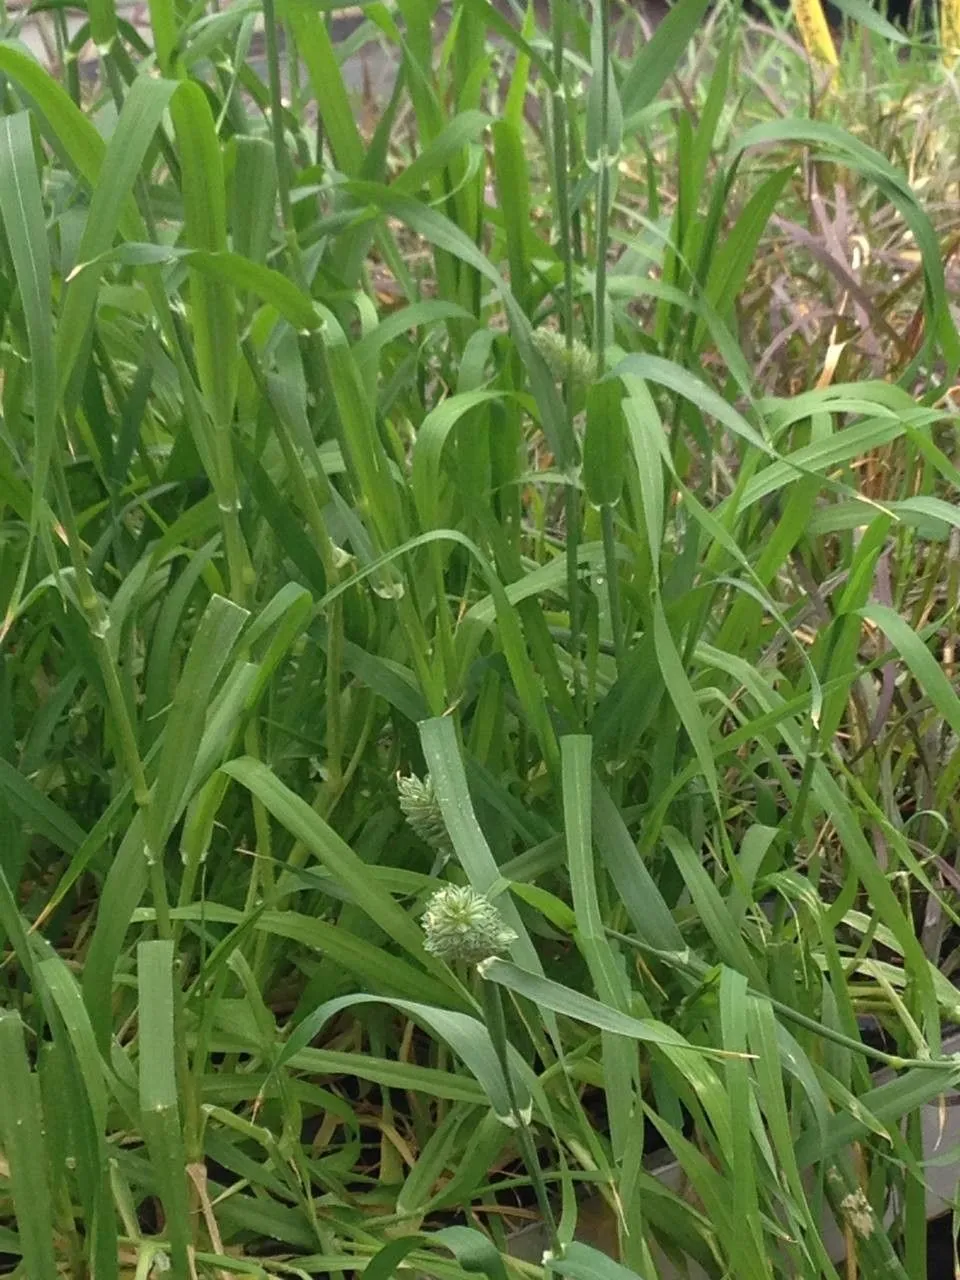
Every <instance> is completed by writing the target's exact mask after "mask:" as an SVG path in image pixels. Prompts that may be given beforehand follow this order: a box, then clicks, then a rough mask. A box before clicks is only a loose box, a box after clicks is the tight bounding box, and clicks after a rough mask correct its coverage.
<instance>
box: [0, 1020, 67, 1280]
mask: <svg viewBox="0 0 960 1280" xmlns="http://www.w3.org/2000/svg"><path fill="white" fill-rule="evenodd" d="M0 1071H2V1073H3V1088H2V1089H0V1133H2V1135H3V1149H4V1154H5V1155H6V1158H7V1162H8V1163H9V1166H10V1183H11V1190H12V1191H13V1203H14V1208H15V1209H16V1211H17V1232H18V1237H19V1242H20V1251H21V1253H22V1255H23V1262H24V1268H25V1271H26V1273H27V1274H28V1275H29V1276H30V1278H31V1280H56V1277H57V1275H58V1274H59V1273H58V1271H57V1262H56V1257H55V1254H54V1248H53V1242H54V1218H53V1205H52V1203H51V1196H50V1184H49V1181H48V1178H47V1169H46V1143H45V1142H44V1137H43V1121H42V1118H41V1114H40V1091H39V1086H38V1083H37V1077H36V1076H35V1075H34V1073H33V1072H32V1071H31V1070H30V1066H29V1063H28V1062H27V1052H26V1046H25V1045H24V1041H23V1024H22V1022H21V1021H20V1015H19V1014H17V1013H12V1012H7V1013H0Z"/></svg>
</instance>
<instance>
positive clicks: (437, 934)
mask: <svg viewBox="0 0 960 1280" xmlns="http://www.w3.org/2000/svg"><path fill="white" fill-rule="evenodd" d="M421 924H422V926H423V931H424V933H425V934H426V942H425V944H424V945H425V946H426V949H427V950H428V951H429V952H431V954H432V955H435V956H438V957H439V958H440V959H441V960H447V961H451V960H464V961H466V962H467V964H478V963H479V962H480V961H481V960H486V959H488V958H489V957H490V956H496V955H502V954H503V952H504V951H507V950H508V949H509V947H510V945H511V943H513V942H516V940H517V935H516V934H515V933H514V931H513V930H512V929H511V928H509V927H508V926H507V925H506V924H504V921H503V917H502V916H501V915H500V912H499V911H498V910H497V908H496V907H495V906H494V905H493V903H492V902H491V901H490V899H489V898H485V897H484V896H483V894H482V893H477V891H476V889H472V888H471V887H470V885H456V884H448V885H444V887H443V888H442V889H438V890H437V892H436V893H435V894H434V895H433V897H432V898H431V899H430V901H429V902H428V903H427V909H426V911H425V912H424V913H423V919H422V921H421Z"/></svg>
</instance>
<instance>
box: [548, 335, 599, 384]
mask: <svg viewBox="0 0 960 1280" xmlns="http://www.w3.org/2000/svg"><path fill="white" fill-rule="evenodd" d="M533 345H534V346H535V347H536V348H537V350H538V351H539V352H540V354H541V356H543V360H544V363H545V364H546V366H547V368H548V369H549V370H550V372H551V373H552V374H553V376H554V378H555V379H556V380H557V382H565V381H566V380H567V377H568V375H569V377H570V380H571V381H572V382H573V384H574V386H575V387H585V386H586V385H587V384H588V383H589V382H590V381H591V380H592V378H593V376H594V374H595V373H596V368H597V360H596V357H595V356H594V355H593V353H592V352H591V350H590V348H589V347H588V346H587V344H586V343H585V342H581V341H580V339H579V338H574V340H573V346H572V347H571V348H570V349H569V350H568V349H567V340H566V338H565V337H564V335H563V334H562V333H560V332H559V331H558V330H556V329H534V331H533Z"/></svg>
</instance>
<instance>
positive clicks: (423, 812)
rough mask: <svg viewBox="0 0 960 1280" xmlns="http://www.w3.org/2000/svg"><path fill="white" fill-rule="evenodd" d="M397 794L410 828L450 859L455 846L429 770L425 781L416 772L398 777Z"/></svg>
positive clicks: (431, 846) (432, 847)
mask: <svg viewBox="0 0 960 1280" xmlns="http://www.w3.org/2000/svg"><path fill="white" fill-rule="evenodd" d="M397 793H398V796H399V799H400V810H401V812H402V813H403V816H404V817H405V818H406V820H407V822H408V824H409V825H410V827H411V828H412V829H413V830H414V831H415V832H416V833H417V835H418V836H419V837H420V839H421V840H423V841H424V843H425V844H428V845H429V846H430V848H431V849H435V850H436V851H437V853H439V854H442V855H443V857H444V858H448V857H449V856H450V854H451V853H453V845H452V844H451V842H450V835H449V833H448V831H447V824H446V823H445V822H444V820H443V814H442V812H441V811H440V802H439V801H438V800H437V793H436V792H435V791H434V789H433V779H432V778H431V777H430V775H429V773H428V774H427V776H426V777H425V778H423V779H422V780H421V779H420V778H418V777H417V775H416V774H415V773H411V775H410V777H409V778H403V777H398V778H397Z"/></svg>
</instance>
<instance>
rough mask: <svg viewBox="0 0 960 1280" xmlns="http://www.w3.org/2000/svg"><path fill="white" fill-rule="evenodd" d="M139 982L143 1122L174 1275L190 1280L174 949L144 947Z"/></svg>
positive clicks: (140, 950) (139, 950)
mask: <svg viewBox="0 0 960 1280" xmlns="http://www.w3.org/2000/svg"><path fill="white" fill-rule="evenodd" d="M137 977H138V992H139V1044H140V1118H141V1123H142V1125H143V1131H144V1136H145V1137H146V1139H147V1149H148V1151H149V1153H150V1159H151V1164H152V1165H153V1169H154V1172H155V1174H156V1178H157V1186H158V1189H159V1192H160V1198H161V1200H162V1202H163V1208H164V1217H165V1228H164V1233H165V1235H166V1238H167V1240H168V1242H169V1245H170V1269H171V1272H172V1274H173V1275H174V1276H175V1277H176V1280H189V1277H190V1276H191V1270H192V1269H191V1264H190V1259H189V1249H190V1240H191V1235H192V1232H191V1229H190V1209H189V1204H188V1200H187V1175H186V1156H185V1153H184V1146H183V1133H182V1131H181V1128H180V1110H179V1105H178V1092H177V1073H176V1065H175V1060H176V1054H175V1049H174V1045H175V1043H176V1035H177V1033H176V1029H175V1026H174V998H173V944H172V943H170V942H141V943H140V945H139V947H138V948H137Z"/></svg>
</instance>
